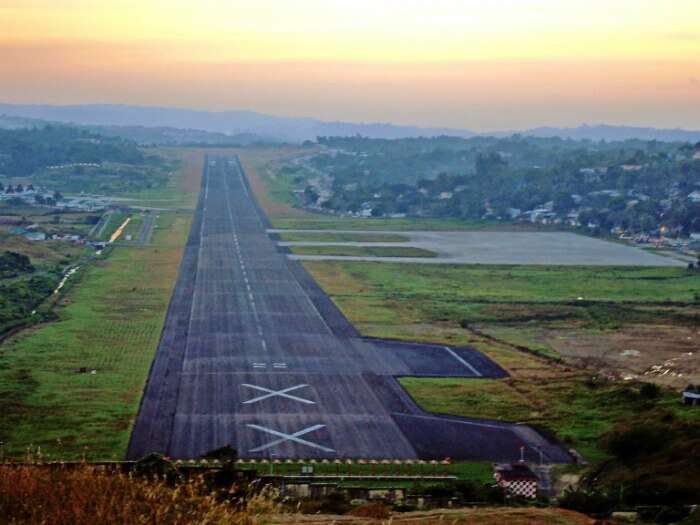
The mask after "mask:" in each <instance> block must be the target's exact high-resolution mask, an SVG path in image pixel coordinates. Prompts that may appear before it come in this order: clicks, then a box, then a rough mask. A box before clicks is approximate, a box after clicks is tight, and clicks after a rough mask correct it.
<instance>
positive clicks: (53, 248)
mask: <svg viewBox="0 0 700 525" xmlns="http://www.w3.org/2000/svg"><path fill="white" fill-rule="evenodd" d="M0 246H1V247H2V248H0V250H1V251H3V252H4V251H6V250H7V251H11V252H17V253H21V254H23V255H26V256H27V257H29V258H30V259H31V261H32V264H33V265H34V266H35V267H36V268H37V270H40V271H41V270H47V269H51V268H53V267H54V266H56V265H57V264H58V265H61V266H62V265H65V264H68V263H70V262H71V261H73V260H75V259H77V258H79V257H80V256H81V255H84V254H85V253H86V252H87V251H88V249H86V248H85V247H84V246H80V245H79V244H73V243H71V242H64V241H46V242H33V241H28V240H27V239H25V238H24V237H22V236H21V235H10V234H8V233H4V232H0Z"/></svg>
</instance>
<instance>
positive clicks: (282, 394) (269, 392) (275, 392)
mask: <svg viewBox="0 0 700 525" xmlns="http://www.w3.org/2000/svg"><path fill="white" fill-rule="evenodd" d="M243 386H246V387H248V388H253V389H255V390H259V391H260V392H267V393H266V394H264V395H262V396H258V397H254V398H253V399H249V400H248V401H243V404H244V405H249V404H251V403H257V402H259V401H263V400H264V399H269V398H271V397H275V396H280V397H286V398H287V399H291V400H292V401H299V402H300V403H306V404H307V405H315V404H316V403H315V402H314V401H311V400H310V399H304V398H303V397H297V396H293V395H290V394H289V393H288V392H293V391H294V390H299V389H300V388H304V387H307V386H309V385H296V386H290V387H289V388H283V389H282V390H271V389H269V388H265V387H264V386H258V385H249V384H248V383H243Z"/></svg>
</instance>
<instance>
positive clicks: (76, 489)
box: [0, 465, 273, 525]
mask: <svg viewBox="0 0 700 525" xmlns="http://www.w3.org/2000/svg"><path fill="white" fill-rule="evenodd" d="M271 510H273V507H272V505H270V504H269V503H267V502H266V501H265V500H264V499H263V498H260V497H253V498H251V499H250V500H249V501H248V502H247V503H246V504H244V505H235V504H232V503H230V502H229V501H227V500H225V499H223V498H217V496H216V494H214V493H212V492H211V491H210V490H209V489H208V488H207V484H206V483H205V480H204V478H196V479H193V480H189V481H187V482H181V483H178V484H169V483H166V482H164V481H159V480H152V479H148V478H137V477H134V476H131V475H128V474H122V473H119V472H108V471H106V470H104V469H101V468H98V467H90V466H87V465H85V466H79V467H76V468H67V467H66V468H49V467H37V466H1V467H0V524H3V525H4V524H10V523H22V524H46V523H50V524H51V525H96V524H102V523H105V524H107V523H109V524H122V523H123V524H134V523H158V524H163V525H165V524H173V525H174V524H186V523H197V524H211V525H213V524H219V523H220V524H224V523H226V524H256V523H262V521H261V520H260V516H261V515H262V514H263V513H269V512H270V511H271Z"/></svg>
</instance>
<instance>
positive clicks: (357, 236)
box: [279, 232, 411, 242]
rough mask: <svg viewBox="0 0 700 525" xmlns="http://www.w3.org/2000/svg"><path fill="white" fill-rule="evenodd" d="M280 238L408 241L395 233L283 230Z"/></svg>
mask: <svg viewBox="0 0 700 525" xmlns="http://www.w3.org/2000/svg"><path fill="white" fill-rule="evenodd" d="M279 237H280V240H282V241H288V242H299V241H301V242H408V241H410V240H411V239H410V238H409V237H406V236H405V235H397V234H395V233H337V232H283V233H280V234H279Z"/></svg>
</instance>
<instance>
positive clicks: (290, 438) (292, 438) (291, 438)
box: [246, 423, 335, 452]
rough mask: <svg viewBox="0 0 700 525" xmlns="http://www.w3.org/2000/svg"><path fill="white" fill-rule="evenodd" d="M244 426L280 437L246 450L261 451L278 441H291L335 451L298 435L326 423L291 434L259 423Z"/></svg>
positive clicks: (321, 426)
mask: <svg viewBox="0 0 700 525" xmlns="http://www.w3.org/2000/svg"><path fill="white" fill-rule="evenodd" d="M246 426H247V427H248V428H252V429H255V430H259V431H260V432H265V433H267V434H271V435H273V436H277V437H279V438H280V439H276V440H274V441H270V442H269V443H266V444H265V445H260V446H259V447H256V448H251V449H250V450H249V451H248V452H262V451H263V450H266V449H268V448H272V447H274V446H276V445H279V444H280V443H284V442H285V441H293V442H295V443H299V444H300V445H306V446H307V447H311V448H317V449H319V450H323V451H324V452H335V450H333V449H332V448H329V447H324V446H323V445H319V444H318V443H314V442H313V441H308V440H306V439H301V438H300V436H304V435H306V434H310V433H311V432H314V431H315V430H319V429H321V428H325V427H326V425H313V426H311V427H307V428H304V429H302V430H299V431H298V432H294V433H293V434H287V433H285V432H279V431H277V430H272V429H271V428H266V427H262V426H260V425H253V424H250V423H248V424H247V425H246Z"/></svg>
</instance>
